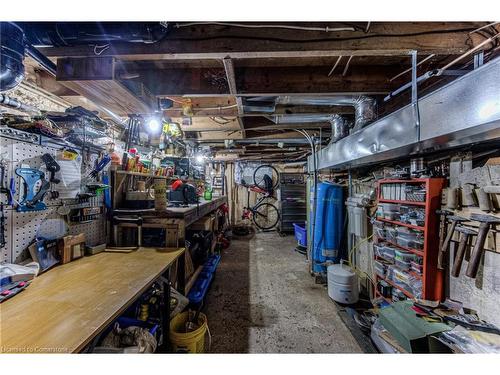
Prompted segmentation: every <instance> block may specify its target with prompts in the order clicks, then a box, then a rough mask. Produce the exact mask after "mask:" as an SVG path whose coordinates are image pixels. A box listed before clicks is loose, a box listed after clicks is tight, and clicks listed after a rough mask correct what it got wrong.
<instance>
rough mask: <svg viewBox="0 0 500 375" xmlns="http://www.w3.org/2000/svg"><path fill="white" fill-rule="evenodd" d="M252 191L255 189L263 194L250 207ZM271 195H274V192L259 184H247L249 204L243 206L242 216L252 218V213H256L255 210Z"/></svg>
mask: <svg viewBox="0 0 500 375" xmlns="http://www.w3.org/2000/svg"><path fill="white" fill-rule="evenodd" d="M250 191H253V192H255V193H258V194H261V195H262V196H261V197H260V198H259V199H257V202H255V204H254V205H253V206H252V207H250ZM269 197H272V194H271V193H269V192H268V191H266V190H264V189H261V188H259V187H258V186H253V185H252V186H247V206H246V207H243V215H242V218H243V219H251V215H254V214H255V210H256V208H257V207H258V206H259V204H261V203H262V202H264V201H265V200H266V199H267V198H269Z"/></svg>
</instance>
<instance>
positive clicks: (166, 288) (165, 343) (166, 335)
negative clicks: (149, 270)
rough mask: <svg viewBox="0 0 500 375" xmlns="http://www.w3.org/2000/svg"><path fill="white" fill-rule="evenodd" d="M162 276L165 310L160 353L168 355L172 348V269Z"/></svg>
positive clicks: (162, 321) (162, 318) (163, 311)
mask: <svg viewBox="0 0 500 375" xmlns="http://www.w3.org/2000/svg"><path fill="white" fill-rule="evenodd" d="M162 276H163V277H162V279H161V280H162V284H163V301H162V302H163V303H162V305H163V308H162V309H161V326H162V327H161V328H162V335H163V340H162V343H161V346H160V347H159V348H158V351H159V352H160V353H167V352H168V350H169V347H170V269H168V270H166V271H165V272H164V273H163V275H162Z"/></svg>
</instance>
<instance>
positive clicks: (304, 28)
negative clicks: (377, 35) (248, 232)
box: [175, 21, 356, 33]
mask: <svg viewBox="0 0 500 375" xmlns="http://www.w3.org/2000/svg"><path fill="white" fill-rule="evenodd" d="M198 25H218V26H231V27H241V28H245V29H289V30H302V31H324V32H327V33H329V32H337V31H356V29H355V28H354V27H328V26H325V27H307V26H293V25H278V24H269V25H264V24H260V25H250V24H243V23H234V22H210V21H208V22H189V23H177V24H175V27H176V28H181V27H189V26H198Z"/></svg>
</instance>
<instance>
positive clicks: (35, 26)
mask: <svg viewBox="0 0 500 375" xmlns="http://www.w3.org/2000/svg"><path fill="white" fill-rule="evenodd" d="M18 24H19V26H21V27H22V28H23V30H24V32H25V34H26V39H27V40H28V41H29V42H30V43H31V44H32V45H34V46H55V47H64V46H76V45H88V44H98V43H109V42H129V43H155V42H157V41H159V40H161V39H163V38H164V37H165V36H166V34H167V32H168V28H167V27H166V26H165V24H164V23H162V22H19V23H18Z"/></svg>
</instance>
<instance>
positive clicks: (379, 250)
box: [373, 244, 385, 258]
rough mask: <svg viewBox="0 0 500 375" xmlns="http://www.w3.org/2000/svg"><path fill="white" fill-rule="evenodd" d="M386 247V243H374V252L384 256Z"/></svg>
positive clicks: (378, 255)
mask: <svg viewBox="0 0 500 375" xmlns="http://www.w3.org/2000/svg"><path fill="white" fill-rule="evenodd" d="M384 248H385V246H384V245H379V244H374V245H373V253H374V254H375V256H377V257H382V258H383V257H384Z"/></svg>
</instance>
